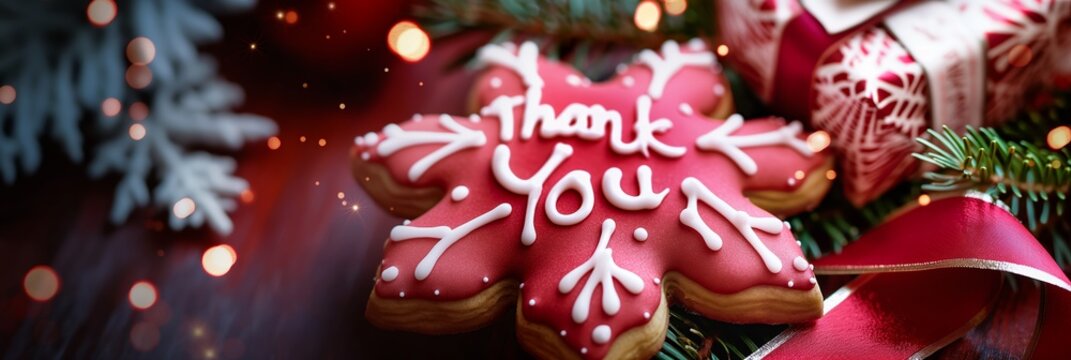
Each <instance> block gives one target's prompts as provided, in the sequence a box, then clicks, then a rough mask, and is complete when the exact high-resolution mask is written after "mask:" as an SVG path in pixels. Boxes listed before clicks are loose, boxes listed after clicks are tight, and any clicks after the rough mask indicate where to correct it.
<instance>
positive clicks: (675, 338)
mask: <svg viewBox="0 0 1071 360" xmlns="http://www.w3.org/2000/svg"><path fill="white" fill-rule="evenodd" d="M784 328H785V327H784V326H777V325H740V324H729V323H723V322H719V321H714V320H710V319H707V318H706V317H704V316H703V315H699V314H696V313H693V312H690V311H688V310H685V309H684V308H681V307H676V306H674V307H672V308H671V309H670V313H669V331H668V332H667V333H666V342H665V343H663V344H662V351H661V352H659V353H658V355H656V356H655V358H656V359H667V360H668V359H672V360H688V359H743V358H746V357H747V356H748V355H750V354H751V353H753V352H755V350H757V349H758V348H759V346H760V345H762V344H765V343H766V342H767V341H769V340H770V339H772V338H773V337H774V336H776V335H777V334H778V333H780V332H781V331H782V330H784Z"/></svg>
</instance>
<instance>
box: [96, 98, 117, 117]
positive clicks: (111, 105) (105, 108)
mask: <svg viewBox="0 0 1071 360" xmlns="http://www.w3.org/2000/svg"><path fill="white" fill-rule="evenodd" d="M122 110H123V104H121V103H119V99H116V98H107V99H104V102H102V103H100V111H101V112H103V113H104V116H107V117H114V116H116V115H119V111H122Z"/></svg>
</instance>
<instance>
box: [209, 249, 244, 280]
mask: <svg viewBox="0 0 1071 360" xmlns="http://www.w3.org/2000/svg"><path fill="white" fill-rule="evenodd" d="M237 261H238V252H236V251H234V248H233V247H231V246H230V245H227V244H222V245H216V246H213V247H210V248H208V250H205V253H204V255H202V256H201V266H202V267H204V269H205V272H206V273H208V275H212V276H216V277H220V276H223V275H226V274H227V272H229V271H231V267H232V266H234V263H235V262H237Z"/></svg>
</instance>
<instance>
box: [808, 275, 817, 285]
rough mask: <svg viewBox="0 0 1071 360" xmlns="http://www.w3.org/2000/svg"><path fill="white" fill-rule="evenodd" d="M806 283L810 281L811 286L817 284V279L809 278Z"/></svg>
mask: <svg viewBox="0 0 1071 360" xmlns="http://www.w3.org/2000/svg"><path fill="white" fill-rule="evenodd" d="M808 281H810V282H811V284H817V283H818V279H815V278H814V276H811V278H810V280H808Z"/></svg>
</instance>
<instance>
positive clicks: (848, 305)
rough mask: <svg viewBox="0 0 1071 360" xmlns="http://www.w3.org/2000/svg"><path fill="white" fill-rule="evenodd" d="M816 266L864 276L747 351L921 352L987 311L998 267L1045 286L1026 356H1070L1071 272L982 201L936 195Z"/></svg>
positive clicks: (784, 354) (816, 354) (785, 354)
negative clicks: (806, 319)
mask: <svg viewBox="0 0 1071 360" xmlns="http://www.w3.org/2000/svg"><path fill="white" fill-rule="evenodd" d="M814 266H815V272H816V273H818V274H826V275H832V274H861V275H860V276H859V277H858V278H857V279H856V280H854V281H852V282H851V283H849V284H848V285H846V286H845V287H843V288H841V289H840V290H838V291H837V292H835V293H833V294H832V295H830V297H829V298H827V299H826V301H825V304H826V310H825V311H826V314H825V316H823V317H822V318H821V319H819V320H817V321H815V322H813V323H810V324H806V325H797V326H793V327H792V328H789V329H788V330H786V331H785V332H784V333H782V334H780V335H779V336H778V337H776V338H775V339H773V340H772V341H770V342H769V343H767V344H766V345H764V346H763V347H762V348H760V349H759V350H758V351H757V352H756V353H755V354H754V355H753V357H756V358H762V357H765V358H768V359H780V358H792V359H798V358H821V359H858V358H868V359H903V358H924V357H926V356H929V355H931V354H933V353H934V352H936V351H937V350H940V349H941V348H942V347H944V346H946V345H948V344H949V343H952V342H953V341H955V340H956V339H958V338H960V337H962V336H963V335H964V334H965V333H967V332H968V331H970V330H971V329H972V328H974V327H975V326H976V325H978V324H979V323H980V322H981V321H982V320H985V318H986V317H987V316H988V315H989V313H990V310H991V309H992V308H993V306H994V303H995V301H996V299H997V298H998V296H999V295H1000V293H1001V287H1002V284H1004V281H1003V279H1002V276H1001V272H1004V273H1011V274H1016V275H1020V276H1023V277H1026V278H1029V279H1033V280H1037V281H1040V282H1042V283H1044V284H1045V285H1046V286H1043V287H1042V288H1041V305H1040V313H1039V314H1038V319H1039V320H1038V324H1037V326H1036V330H1035V333H1034V336H1033V341H1032V344H1031V345H1032V346H1031V347H1030V348H1028V349H1024V352H1023V355H1024V356H1026V357H1029V356H1031V355H1032V356H1033V357H1034V358H1040V359H1049V358H1061V357H1062V358H1068V355H1069V354H1068V353H1067V352H1068V349H1069V347H1068V344H1067V341H1068V340H1071V330H1069V329H1071V281H1068V279H1067V277H1066V276H1065V275H1064V273H1063V272H1062V271H1061V270H1060V268H1059V266H1058V265H1057V264H1056V262H1055V261H1054V260H1053V259H1052V257H1051V256H1050V255H1049V253H1048V252H1047V251H1046V250H1045V248H1044V247H1042V246H1041V244H1039V243H1038V242H1037V240H1036V239H1035V238H1034V236H1033V235H1032V234H1031V233H1030V231H1028V230H1027V229H1026V228H1025V227H1023V226H1022V224H1020V223H1019V221H1018V219H1016V218H1015V217H1014V216H1012V215H1011V214H1010V213H1008V212H1007V211H1006V210H1004V209H1001V208H1000V207H998V206H996V205H993V204H990V203H988V202H986V201H983V200H979V199H975V198H968V197H956V198H949V199H943V200H938V201H934V202H933V203H931V204H930V205H929V206H922V207H919V208H916V209H914V210H912V211H909V212H907V213H904V214H902V215H900V216H898V217H896V218H894V219H892V220H890V221H888V222H887V223H885V224H884V225H882V226H879V227H877V228H875V229H874V230H872V231H870V232H869V233H867V234H866V235H864V236H863V237H862V238H860V239H859V240H858V241H856V242H855V243H853V244H851V245H849V246H847V247H845V248H844V251H843V252H841V253H840V254H836V255H831V256H827V257H824V258H821V259H819V260H817V261H815V263H814ZM994 270H996V271H994Z"/></svg>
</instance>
